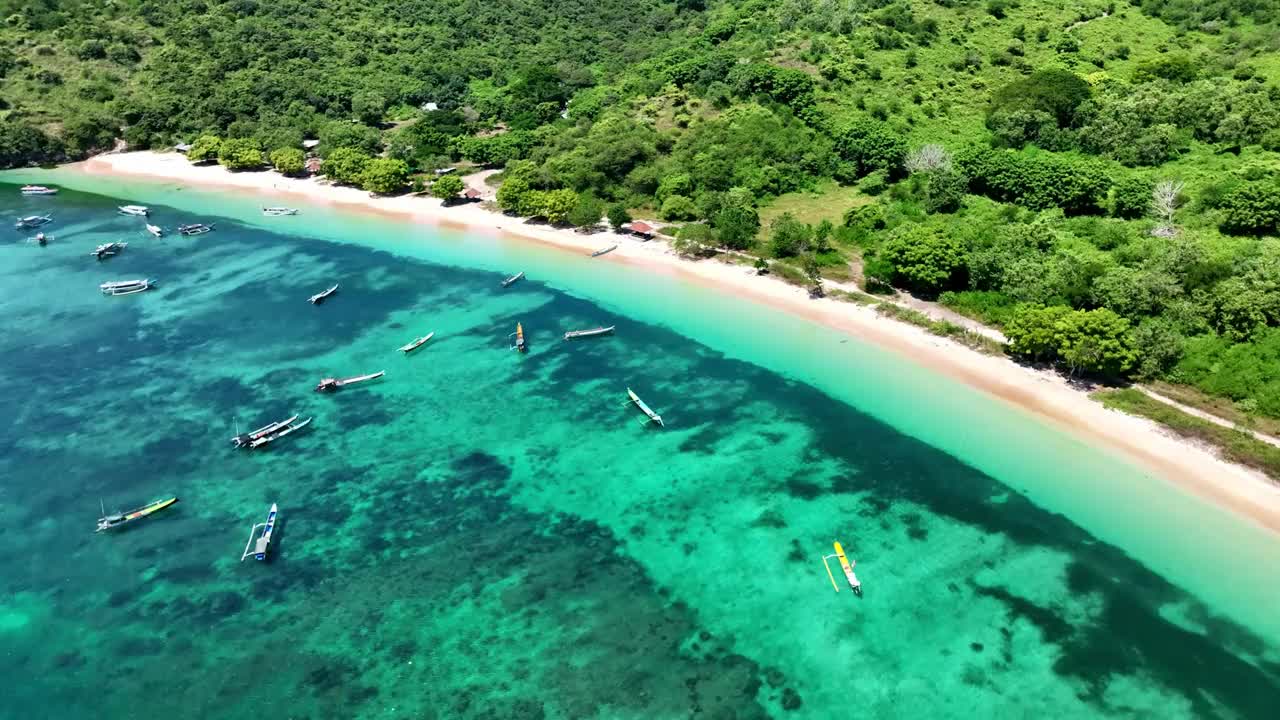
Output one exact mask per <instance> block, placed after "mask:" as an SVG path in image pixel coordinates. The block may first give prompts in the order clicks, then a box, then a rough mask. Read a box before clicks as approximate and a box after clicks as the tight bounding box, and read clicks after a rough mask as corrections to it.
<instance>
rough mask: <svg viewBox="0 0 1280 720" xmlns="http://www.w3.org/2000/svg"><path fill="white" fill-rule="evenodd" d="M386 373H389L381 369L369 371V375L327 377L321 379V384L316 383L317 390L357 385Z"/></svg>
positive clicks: (328, 390) (332, 389)
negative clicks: (374, 371) (341, 377)
mask: <svg viewBox="0 0 1280 720" xmlns="http://www.w3.org/2000/svg"><path fill="white" fill-rule="evenodd" d="M386 374H387V373H386V371H385V370H379V371H378V372H376V373H369V374H368V375H360V376H357V377H349V378H343V379H339V378H325V379H323V380H321V381H320V382H319V384H317V385H316V392H333V391H334V390H337V389H338V388H341V387H346V386H348V385H355V384H356V383H362V382H365V381H367V380H377V379H378V378H380V377H382V376H383V375H386Z"/></svg>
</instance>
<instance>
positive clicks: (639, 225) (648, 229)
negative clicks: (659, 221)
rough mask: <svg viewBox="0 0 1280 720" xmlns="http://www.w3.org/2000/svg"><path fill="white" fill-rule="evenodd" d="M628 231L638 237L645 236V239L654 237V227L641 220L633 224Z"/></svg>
mask: <svg viewBox="0 0 1280 720" xmlns="http://www.w3.org/2000/svg"><path fill="white" fill-rule="evenodd" d="M627 229H628V230H630V231H631V232H632V233H634V234H636V235H643V236H645V237H651V236H652V235H653V226H652V225H650V224H648V223H644V222H640V221H639V220H636V221H634V222H632V223H631V224H630V225H629V226H628V227H627Z"/></svg>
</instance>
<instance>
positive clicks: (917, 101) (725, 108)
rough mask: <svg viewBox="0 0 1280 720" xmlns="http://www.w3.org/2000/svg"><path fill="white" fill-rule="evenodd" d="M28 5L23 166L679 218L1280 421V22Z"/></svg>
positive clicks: (739, 244)
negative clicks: (108, 165)
mask: <svg viewBox="0 0 1280 720" xmlns="http://www.w3.org/2000/svg"><path fill="white" fill-rule="evenodd" d="M0 12H3V14H4V16H5V17H6V20H5V25H4V28H3V30H0V75H2V78H0V90H2V92H3V94H2V95H0V98H2V100H3V103H2V104H0V113H3V118H4V119H3V121H2V122H0V163H2V164H4V165H15V164H23V163H27V162H38V161H50V160H58V159H62V158H65V157H79V156H83V155H85V154H87V153H91V152H94V151H98V150H102V149H106V148H109V147H112V146H113V145H114V144H116V143H117V142H123V143H125V144H126V145H127V146H129V147H137V148H142V147H167V146H171V145H172V144H173V143H174V142H176V141H179V140H185V141H192V140H195V139H196V138H201V140H200V142H199V143H198V145H199V151H198V152H197V151H196V150H193V155H194V156H195V159H197V160H199V159H208V160H213V159H218V160H219V161H221V162H223V163H224V164H227V165H228V166H230V167H234V168H252V167H257V166H260V165H261V164H263V163H264V162H271V163H274V164H276V165H277V166H278V167H280V168H281V169H282V170H290V171H295V172H296V171H297V170H298V168H299V163H300V161H301V158H300V156H299V155H297V154H296V148H297V146H298V144H299V143H300V141H301V140H302V139H303V138H304V137H315V138H319V139H320V140H321V145H320V148H319V151H320V153H321V155H322V156H324V158H325V166H324V172H325V173H326V174H327V175H329V176H330V177H331V178H333V179H336V180H338V181H340V182H350V183H353V184H360V185H363V186H365V187H367V188H369V189H370V190H374V191H378V192H395V191H398V190H400V189H402V188H404V187H405V185H406V184H407V183H408V181H409V179H410V177H411V176H412V175H413V174H414V173H416V172H421V171H426V170H430V169H432V168H435V167H440V166H443V165H445V164H449V163H455V162H459V161H469V162H472V163H476V164H480V165H491V166H497V167H504V168H505V171H504V173H503V186H502V189H501V191H500V192H499V195H498V202H499V204H500V205H501V206H502V208H503V209H504V210H507V211H509V212H513V213H517V214H520V215H526V216H533V217H541V218H543V219H546V220H548V221H551V222H556V223H572V224H581V225H594V224H595V223H597V222H598V221H599V219H600V218H601V216H602V215H604V214H606V213H607V214H608V216H609V217H610V218H611V219H612V220H613V221H615V223H621V222H625V220H626V219H627V217H628V215H629V214H630V215H643V216H645V217H657V218H660V219H662V220H665V221H668V222H670V223H672V224H673V226H674V227H673V228H672V229H671V232H672V233H674V234H675V236H676V243H677V246H678V247H679V248H680V249H681V250H682V251H683V252H686V253H689V254H691V255H698V254H705V253H711V252H714V250H715V249H716V248H722V247H727V248H733V249H739V250H750V251H753V252H755V253H758V254H762V255H765V256H769V257H772V258H774V259H776V260H778V261H781V263H784V264H789V265H792V266H794V267H799V268H801V269H803V271H804V272H805V273H806V274H807V275H808V276H809V277H810V278H812V279H814V280H817V279H818V278H819V277H822V276H825V277H837V278H847V277H853V278H857V279H859V280H860V281H862V282H863V283H864V284H865V285H866V287H867V289H868V290H870V291H873V292H875V291H883V290H886V289H887V288H890V287H893V288H899V289H905V290H909V291H911V292H914V293H916V294H919V295H921V296H924V297H928V298H937V299H939V300H940V301H941V302H942V303H944V304H946V305H947V306H949V307H951V308H953V309H955V310H957V311H959V312H962V313H965V314H968V315H971V316H973V317H976V318H979V319H982V320H984V321H987V322H990V323H993V324H996V325H1000V326H1002V327H1003V329H1004V331H1005V333H1006V335H1007V336H1008V337H1009V338H1010V341H1011V342H1010V348H1011V350H1012V351H1013V352H1015V353H1017V354H1021V355H1024V356H1026V357H1027V358H1029V359H1035V360H1043V361H1048V362H1056V363H1060V364H1061V365H1062V366H1063V367H1064V368H1066V369H1068V370H1069V371H1071V372H1083V373H1091V374H1095V375H1101V376H1110V377H1138V378H1161V379H1165V380H1169V381H1172V382H1177V383H1184V384H1189V385H1194V386H1195V387H1197V388H1198V389H1199V390H1201V391H1203V392H1205V393H1208V394H1210V395H1214V396H1218V397H1222V398H1227V399H1229V400H1230V401H1232V402H1233V403H1234V404H1235V406H1236V408H1237V409H1238V410H1239V411H1240V412H1241V413H1243V414H1245V415H1249V414H1261V415H1269V416H1273V417H1280V240H1277V237H1276V236H1277V230H1278V224H1280V176H1278V175H1277V171H1278V170H1280V85H1278V84H1277V83H1278V81H1280V55H1278V54H1277V53H1276V44H1277V42H1280V35H1278V34H1277V32H1276V25H1275V23H1276V22H1277V21H1280V3H1278V2H1275V1H1274V0H1214V1H1212V2H1191V0H1135V1H1134V2H1128V3H1127V2H1119V1H1117V2H1102V1H1099V0H1085V1H1084V2H1081V3H1075V4H1066V3H1056V2H1032V1H1030V0H983V1H981V2H978V1H966V0H932V1H924V0H911V1H907V0H896V1H893V2H889V1H887V0H864V1H862V2H853V1H852V0H782V1H781V2H764V1H763V0H729V1H724V2H706V3H705V4H704V2H703V0H682V1H681V2H678V3H666V2H657V1H656V0H638V1H637V2H630V3H620V2H610V1H607V0H606V1H605V2H585V1H582V0H567V1H566V0H555V1H553V0H490V1H488V2H478V1H476V0H461V1H455V2H449V3H446V2H440V1H438V0H426V1H421V2H407V1H403V0H364V1H362V2H355V1H354V0H313V1H311V2H297V1H294V0H278V1H274V0H273V1H272V2H266V1H259V0H237V1H235V2H215V1H213V0H117V1H115V2H90V1H87V0H86V1H81V2H72V1H70V0H0ZM428 103H434V106H431V105H428ZM429 107H436V108H438V109H436V110H429V109H428V108H429ZM284 149H289V152H280V151H281V150H284ZM452 192H456V188H454V189H453V190H452ZM440 194H441V195H442V196H448V195H449V192H442V193H440ZM762 218H763V219H762ZM779 269H780V270H781V269H782V268H781V267H780V268H779Z"/></svg>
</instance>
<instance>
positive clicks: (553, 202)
mask: <svg viewBox="0 0 1280 720" xmlns="http://www.w3.org/2000/svg"><path fill="white" fill-rule="evenodd" d="M535 192H537V191H535ZM538 197H539V202H538V207H537V209H536V211H535V212H533V213H530V214H531V215H532V216H533V217H543V218H546V219H547V222H549V223H551V224H553V225H559V224H561V223H563V222H565V221H566V220H567V219H568V218H569V213H571V212H573V209H574V208H575V207H577V205H578V193H576V192H574V191H572V190H569V189H567V188H562V189H560V190H546V191H542V192H539V193H538Z"/></svg>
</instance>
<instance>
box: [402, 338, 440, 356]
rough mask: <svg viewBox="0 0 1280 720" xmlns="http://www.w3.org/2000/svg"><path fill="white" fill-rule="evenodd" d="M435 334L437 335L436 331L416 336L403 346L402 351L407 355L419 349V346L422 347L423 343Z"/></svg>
mask: <svg viewBox="0 0 1280 720" xmlns="http://www.w3.org/2000/svg"><path fill="white" fill-rule="evenodd" d="M433 335H435V333H434V332H429V333H427V334H426V335H423V336H422V337H420V338H415V339H414V340H413V342H410V343H409V344H408V345H405V346H403V347H401V348H400V352H402V353H405V354H406V355H407V354H409V353H411V352H413V351H414V350H417V349H418V348H420V347H422V344H423V343H425V342H426V341H428V340H430V339H431V337H432V336H433Z"/></svg>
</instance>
